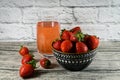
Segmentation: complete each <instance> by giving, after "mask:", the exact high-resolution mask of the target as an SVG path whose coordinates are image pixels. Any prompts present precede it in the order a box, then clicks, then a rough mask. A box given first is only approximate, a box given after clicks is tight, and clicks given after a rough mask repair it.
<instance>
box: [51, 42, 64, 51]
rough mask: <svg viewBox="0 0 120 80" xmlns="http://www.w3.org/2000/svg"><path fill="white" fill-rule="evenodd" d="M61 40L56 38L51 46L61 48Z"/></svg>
mask: <svg viewBox="0 0 120 80" xmlns="http://www.w3.org/2000/svg"><path fill="white" fill-rule="evenodd" d="M61 42H62V41H61V40H57V41H55V42H54V43H53V47H54V48H55V49H56V50H59V51H60V50H61Z"/></svg>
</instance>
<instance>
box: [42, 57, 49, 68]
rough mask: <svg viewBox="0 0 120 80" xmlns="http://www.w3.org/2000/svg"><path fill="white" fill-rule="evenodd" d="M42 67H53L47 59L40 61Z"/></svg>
mask: <svg viewBox="0 0 120 80" xmlns="http://www.w3.org/2000/svg"><path fill="white" fill-rule="evenodd" d="M40 65H41V66H42V67H43V68H46V69H47V68H50V66H51V61H50V60H49V59H47V58H43V59H40Z"/></svg>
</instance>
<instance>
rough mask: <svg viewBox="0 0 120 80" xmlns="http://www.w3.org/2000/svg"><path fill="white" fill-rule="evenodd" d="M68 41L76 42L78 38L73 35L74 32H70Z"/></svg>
mask: <svg viewBox="0 0 120 80" xmlns="http://www.w3.org/2000/svg"><path fill="white" fill-rule="evenodd" d="M70 41H73V42H77V41H78V38H77V37H76V36H75V34H73V33H70Z"/></svg>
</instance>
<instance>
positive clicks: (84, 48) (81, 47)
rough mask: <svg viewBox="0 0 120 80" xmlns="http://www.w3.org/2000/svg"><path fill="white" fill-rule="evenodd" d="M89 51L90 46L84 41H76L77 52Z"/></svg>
mask: <svg viewBox="0 0 120 80" xmlns="http://www.w3.org/2000/svg"><path fill="white" fill-rule="evenodd" d="M87 51H88V47H87V46H86V45H85V44H84V43H83V42H77V43H76V52H77V54H81V53H86V52H87Z"/></svg>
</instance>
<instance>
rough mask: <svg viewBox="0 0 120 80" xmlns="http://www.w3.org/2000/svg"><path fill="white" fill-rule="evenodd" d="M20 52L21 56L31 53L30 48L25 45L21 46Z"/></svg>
mask: <svg viewBox="0 0 120 80" xmlns="http://www.w3.org/2000/svg"><path fill="white" fill-rule="evenodd" d="M19 54H20V55H21V56H24V55H26V54H29V49H28V48H27V47H25V46H21V48H20V50H19Z"/></svg>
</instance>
